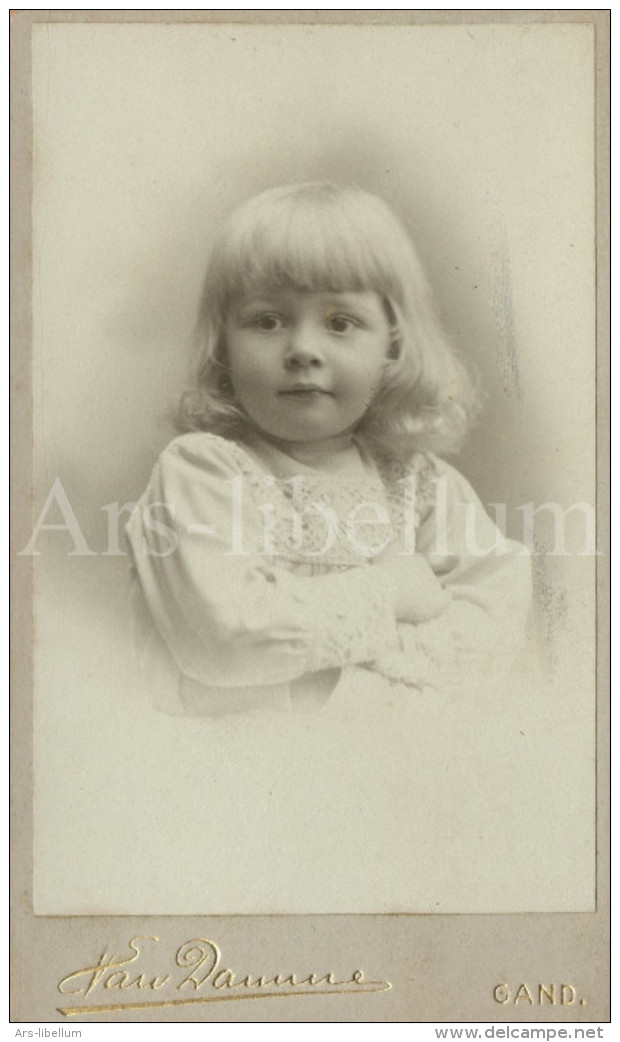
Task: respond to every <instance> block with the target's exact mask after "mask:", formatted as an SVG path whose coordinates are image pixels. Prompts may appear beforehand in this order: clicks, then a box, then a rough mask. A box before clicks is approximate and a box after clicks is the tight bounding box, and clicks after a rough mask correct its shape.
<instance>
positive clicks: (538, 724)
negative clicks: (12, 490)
mask: <svg viewBox="0 0 620 1042" xmlns="http://www.w3.org/2000/svg"><path fill="white" fill-rule="evenodd" d="M198 14H200V12H198ZM225 14H226V12H223V13H222V12H220V16H218V17H219V20H201V19H200V18H197V19H196V20H195V21H191V22H188V21H183V20H181V21H174V20H169V21H158V20H157V19H155V18H153V19H151V20H149V19H147V18H145V19H144V20H138V21H125V20H119V21H114V20H113V19H112V18H111V17H107V16H106V17H105V18H103V17H102V19H101V21H91V20H88V19H79V18H78V19H75V20H73V21H64V20H62V19H60V20H53V21H41V22H39V21H35V22H34V23H33V24H32V26H31V41H32V49H31V58H32V140H33V167H32V171H33V172H32V257H33V261H32V421H33V422H32V429H33V435H32V436H33V445H34V456H33V458H34V488H33V500H32V505H31V513H30V515H29V524H28V526H27V528H24V530H23V538H21V541H20V546H19V550H18V555H19V560H20V565H19V567H22V568H31V569H32V575H33V617H34V638H33V652H32V661H33V733H34V754H33V790H34V796H33V837H34V838H33V852H32V866H33V869H32V870H33V876H32V878H33V898H32V901H33V912H34V916H35V917H45V918H46V919H47V918H48V917H69V918H68V919H67V922H72V923H74V924H75V923H77V919H78V917H102V918H101V920H99V919H97V922H101V923H105V919H104V918H103V917H131V918H132V922H138V919H137V917H157V916H159V917H202V920H204V918H205V917H244V916H245V917H251V916H261V917H287V916H296V917H300V921H301V920H302V919H303V920H304V921H305V919H304V917H332V916H341V917H342V916H349V917H359V916H369V917H373V916H385V915H389V916H392V917H397V918H396V919H395V920H394V922H400V921H401V920H400V918H398V917H405V919H406V917H411V922H413V923H415V922H416V921H417V920H416V917H418V916H424V917H429V918H428V921H429V923H430V924H431V925H430V926H428V929H429V930H432V929H435V927H434V926H433V925H432V924H433V923H435V922H437V923H439V921H440V920H442V919H443V920H445V921H446V922H447V921H448V920H449V919H450V917H457V918H458V917H459V916H460V917H463V916H473V917H480V918H481V921H482V919H483V918H484V916H489V915H494V916H499V917H510V916H512V917H514V919H515V922H516V920H517V919H518V917H524V916H543V917H544V916H551V915H553V914H556V913H563V914H566V913H578V914H580V915H582V916H586V915H594V913H595V911H596V908H597V903H596V894H597V890H596V870H597V863H596V811H597V803H596V691H597V681H596V668H597V658H596V592H597V585H596V575H597V562H598V561H599V560H600V557H601V544H600V540H599V542H597V513H596V477H597V474H596V458H597V440H596V435H597V431H596V400H597V399H596V395H597V374H596V350H597V346H596V238H595V234H596V226H595V201H596V180H595V173H596V168H595V148H596V141H595V118H594V107H595V77H594V64H595V48H596V39H595V27H594V26H593V24H591V23H588V22H587V21H583V20H582V21H581V22H579V21H575V22H569V21H561V20H560V21H550V22H546V21H544V20H533V21H532V20H529V21H528V20H527V19H525V18H524V20H523V21H522V22H521V21H520V20H519V19H515V20H512V21H510V20H504V21H501V20H500V21H492V20H487V21H485V20H472V21H471V24H470V23H469V22H468V21H467V20H465V19H464V17H463V16H464V15H465V14H467V12H460V15H461V16H462V17H461V19H460V20H457V19H455V20H453V21H450V20H449V19H447V20H444V22H443V23H442V24H427V23H424V21H422V22H421V23H420V24H405V23H401V24H390V22H389V20H388V19H383V20H380V22H379V24H372V25H370V24H363V22H361V21H358V22H357V23H355V22H353V21H348V22H347V20H346V19H344V20H343V21H341V22H340V23H338V22H337V21H333V22H331V23H330V24H326V23H323V22H321V21H320V20H318V19H309V21H308V22H307V23H305V22H303V21H301V20H299V19H291V20H289V21H287V20H286V18H285V17H284V15H282V17H280V18H277V19H274V20H272V21H270V22H269V21H265V20H263V19H261V18H257V20H256V21H254V22H252V21H250V20H248V19H246V18H242V19H232V18H231V20H230V21H227V20H226V19H225V18H223V17H222V15H225ZM298 14H299V12H298ZM479 14H481V13H480V12H479ZM50 921H51V920H50ZM110 921H111V922H112V921H113V920H112V919H111V920H110ZM114 921H115V922H116V920H114ZM171 921H173V920H172V919H171ZM214 921H215V920H214ZM227 921H228V920H226V919H224V920H223V922H227ZM269 921H271V920H269ZM321 921H322V920H321ZM328 921H329V920H328V919H325V922H326V923H327V922H328ZM368 921H369V922H370V920H368ZM403 921H405V920H403ZM406 921H409V920H406ZM502 921H503V920H502ZM138 925H139V923H138ZM76 928H77V927H76ZM425 928H427V927H425ZM46 929H47V927H46ZM97 929H98V932H97V936H100V935H101V936H103V935H102V934H101V927H98V928H97ZM132 929H133V927H132V928H130V930H129V932H127V931H126V930H125V933H126V937H125V933H123V932H122V931H121V932H120V933H119V932H118V930H116V932H115V934H114V937H115V938H117V939H116V940H115V942H114V943H115V944H116V945H117V947H116V948H114V949H111V948H110V949H109V951H110V952H111V951H112V950H114V951H115V952H116V953H117V956H118V955H119V953H120V952H121V951H124V952H125V957H128V955H129V953H130V952H132V951H134V952H135V949H133V948H130V949H127V944H128V942H129V941H130V938H132V937H136V936H137V935H138V934H140V935H141V936H142V935H149V936H150V935H151V934H152V935H153V936H155V932H156V931H155V932H154V928H148V920H145V928H144V929H142V928H141V927H140V928H136V929H135V930H134V931H133V933H132ZM437 929H443V927H440V926H437ZM93 936H94V934H93ZM158 936H159V934H158ZM192 936H193V937H200V938H202V939H203V940H202V946H203V947H202V949H201V950H207V948H208V950H209V951H210V952H213V951H214V950H216V949H215V948H213V947H210V948H209V947H208V946H209V945H211V946H213V945H214V944H215V937H214V933H213V927H211V932H210V933H205V932H204V930H203V931H199V927H198V925H196V926H195V927H192V928H190V929H189V932H188V933H187V936H182V937H181V936H180V935H179V937H178V938H177V940H178V944H179V945H182V943H184V942H189V939H190V937H192ZM205 938H211V940H205ZM106 943H107V944H108V946H109V944H110V943H111V942H106ZM149 943H150V942H149ZM175 943H176V942H175ZM93 944H94V947H93V945H91V947H92V948H93V950H92V952H91V951H90V948H89V949H88V951H86V949H84V951H85V954H84V956H83V958H82V955H81V954H80V955H79V956H76V958H75V959H73V961H72V959H68V961H67V964H66V966H64V973H65V975H66V974H69V973H70V971H72V970H76V968H77V967H78V966H84V967H86V966H88V965H89V961H88V960H89V959H96V958H99V956H100V954H101V952H100V951H99V949H101V951H103V949H104V947H106V945H105V944H104V943H103V942H102V943H101V944H99V942H98V941H96V942H93ZM205 945H206V946H207V948H205ZM123 946H124V947H123ZM216 947H217V946H216ZM107 950H108V948H106V951H107ZM181 950H182V949H181V948H179V951H181ZM183 950H184V949H183ZM193 950H194V949H192V948H191V947H190V948H189V949H188V951H193ZM80 951H82V949H80ZM141 951H144V948H141ZM102 958H103V956H102ZM141 958H143V956H142V955H141ZM80 960H82V961H80ZM135 961H136V965H137V956H135ZM289 961H290V960H289ZM319 961H320V960H319ZM237 962H243V959H237ZM353 962H354V963H355V962H356V959H353ZM93 965H94V964H93ZM178 965H181V963H178ZM369 965H370V964H369ZM349 969H350V967H349ZM136 972H137V971H136ZM347 972H348V970H347ZM390 972H392V971H391V970H390V968H389V967H387V968H384V969H383V970H382V974H383V975H382V976H381V975H380V978H377V979H381V980H384V979H385V980H386V981H390V980H392V977H390ZM498 972H499V971H498ZM523 972H525V971H523ZM377 973H379V970H377ZM58 976H59V977H61V976H63V974H61V973H60V972H59V973H58ZM375 976H376V975H375ZM347 979H348V978H347ZM524 979H525V978H524ZM71 980H73V978H71ZM500 980H502V981H503V980H504V978H503V977H502V976H501V975H500V976H498V978H497V981H495V980H494V981H492V982H490V983H489V988H490V991H489V994H491V995H492V992H493V986H496V985H497V983H498V982H499V981H500ZM562 983H563V984H566V985H568V984H570V986H571V987H573V988H574V1001H573V1005H574V1010H573V1012H572V1013H571V1015H572V1016H574V1017H577V1018H581V1019H582V1018H583V1017H585V1016H586V1009H585V998H584V1008H583V1009H581V1007H580V1006H579V996H580V995H582V991H581V990H580V989H581V984H579V983H575V981H574V980H572V979H571V981H568V980H567V981H563V980H562V981H560V982H559V984H562ZM559 984H558V991H557V995H558V996H559V995H560V994H568V993H561V992H560V991H559ZM518 986H519V985H518V982H517V984H516V988H517V989H518ZM103 987H104V985H103V983H100V988H99V990H100V991H101V993H102V995H103ZM111 987H113V985H111ZM484 987H485V988H486V987H487V985H486V984H485V985H484ZM510 987H513V985H510ZM76 988H77V986H76ZM506 988H507V989H509V985H508V984H507V983H506ZM61 990H62V991H65V990H66V991H68V992H73V990H74V988H73V984H71V987H69V986H67V987H66V988H63V989H61ZM513 990H514V988H513ZM515 993H516V992H515ZM504 994H506V995H512V992H511V991H510V990H507V991H506V992H505V993H504V992H500V998H501V995H504ZM532 994H533V992H532ZM554 994H555V993H554ZM583 994H584V995H585V992H583ZM75 995H79V997H80V998H83V996H82V995H81V993H80V992H79V989H78V990H76V991H75ZM57 997H58V996H57ZM65 997H66V996H65ZM74 997H75V996H74ZM130 997H131V996H130ZM109 998H110V995H109V994H107V993H106V994H105V995H103V998H102V1002H105V1001H107V999H109ZM84 1001H85V999H84ZM94 1001H95V998H94V997H93V1002H94ZM373 1001H375V1000H373ZM376 1001H379V1000H378V999H377V1000H376ZM382 1001H387V1000H382ZM433 1001H435V1000H433ZM490 1001H492V1003H493V1005H492V1011H493V1014H494V1015H495V1016H500V1015H501V1016H502V1017H508V1018H510V1017H511V1016H516V1015H517V1013H518V1014H519V1015H521V1016H524V1015H525V1013H524V1012H523V1006H522V1005H519V1007H518V1010H517V1013H516V1012H515V1003H514V1002H513V1001H512V999H506V1000H505V1002H504V999H501V1001H500V999H497V998H495V999H492V1000H490ZM558 1001H559V999H558ZM248 1005H249V1006H252V1005H253V1004H252V1003H249V1004H248ZM264 1005H266V1004H264V1003H258V1006H260V1007H263V1006H264ZM293 1005H296V1004H293ZM97 1008H98V1007H97ZM571 1009H572V1006H571ZM438 1010H439V1005H437V1003H436V1005H435V1007H434V1012H437V1011H438ZM498 1011H499V1012H498ZM529 1013H530V1014H531V1009H530V1010H529ZM63 1015H66V1013H65V1014H63ZM231 1015H232V1014H231ZM244 1015H245V1014H244ZM261 1015H262V1016H266V1015H267V1014H266V1012H265V1011H263V1013H262V1014H261ZM277 1015H278V1016H284V1015H285V1014H284V1013H278V1014H277ZM295 1015H296V1016H299V1015H301V1012H300V1011H298V1012H297V1013H296V1014H295ZM362 1015H363V1012H362V1011H361V1010H360V1012H359V1018H361V1017H362ZM455 1015H456V1016H459V1015H460V1014H458V1011H456V1010H455ZM479 1015H480V1016H482V1015H483V1014H482V1013H480V1014H479ZM50 1016H51V1013H50ZM196 1016H198V1014H196ZM388 1019H389V1017H388Z"/></svg>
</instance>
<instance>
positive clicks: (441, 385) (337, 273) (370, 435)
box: [178, 183, 474, 458]
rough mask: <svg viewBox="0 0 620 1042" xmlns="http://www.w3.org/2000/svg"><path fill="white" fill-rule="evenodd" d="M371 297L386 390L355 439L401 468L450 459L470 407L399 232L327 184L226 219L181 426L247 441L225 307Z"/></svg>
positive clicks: (387, 214)
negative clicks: (270, 296) (264, 293)
mask: <svg viewBox="0 0 620 1042" xmlns="http://www.w3.org/2000/svg"><path fill="white" fill-rule="evenodd" d="M266 287H269V288H271V289H276V288H277V289H281V288H295V289H297V290H300V291H308V292H335V293H341V292H364V291H374V292H375V293H378V294H379V295H380V296H381V297H382V298H383V301H384V304H385V307H386V310H387V314H388V315H389V318H390V321H391V323H392V326H393V330H392V345H391V350H390V356H389V360H388V362H387V364H386V367H385V371H384V376H383V380H382V384H381V386H380V388H379V390H378V392H377V394H376V395H375V397H374V399H373V400H372V402H371V403H370V405H369V407H368V409H367V411H366V412H365V414H364V416H363V417H362V418H361V419H360V421H359V423H358V426H357V428H356V435H358V436H359V437H360V438H361V439H362V440H363V442H364V444H365V445H367V446H368V448H369V449H370V450H371V451H375V452H379V453H382V454H386V453H387V454H388V455H390V456H395V457H401V458H405V457H407V456H409V455H411V453H412V452H414V451H417V450H432V451H438V452H448V453H449V452H454V451H456V449H457V448H458V447H459V445H460V442H461V439H462V436H463V434H464V432H465V428H466V426H467V421H468V418H469V416H470V414H471V412H472V408H473V405H474V396H473V392H472V388H471V385H470V382H469V379H468V377H467V375H466V373H465V370H464V368H463V366H462V365H461V363H460V361H459V360H458V359H457V357H456V355H455V352H454V350H453V348H452V345H451V344H450V342H449V340H448V338H447V336H446V335H445V333H444V332H443V331H442V329H441V326H440V323H439V320H438V317H437V314H436V310H435V306H434V303H433V299H432V294H431V290H430V287H429V285H428V282H427V279H426V276H425V274H424V271H423V269H422V265H421V263H420V260H419V258H418V255H417V253H416V250H415V248H414V246H413V243H412V242H411V239H410V238H409V236H408V235H407V232H406V231H405V228H404V227H403V225H402V224H401V222H400V221H399V220H398V218H397V217H396V216H395V215H394V214H393V212H392V211H391V210H390V209H389V207H388V206H387V205H386V204H385V203H384V202H383V200H381V199H379V198H378V197H377V196H374V195H371V194H370V193H368V192H365V191H362V190H361V189H359V188H357V187H340V186H337V185H333V184H327V183H311V184H299V185H290V186H287V187H283V188H275V189H271V190H269V191H266V192H262V193H261V194H260V195H257V196H255V197H253V198H252V199H249V200H248V201H247V202H245V203H243V204H242V205H241V206H240V207H239V208H238V209H237V210H235V211H234V212H233V214H232V215H231V217H230V218H229V220H228V222H227V223H226V224H225V225H224V227H223V228H222V230H221V232H220V234H219V235H218V236H217V238H216V241H215V243H214V246H213V251H212V254H211V259H210V262H209V268H208V271H207V276H206V280H205V284H204V290H203V294H202V300H201V305H200V312H199V317H198V324H197V330H196V333H197V338H198V350H199V359H198V365H197V371H196V374H195V381H194V386H193V388H192V389H191V390H189V391H187V392H186V393H185V394H184V395H183V397H182V399H181V405H180V410H179V415H178V426H179V428H180V429H181V430H183V431H190V430H208V431H212V432H214V433H216V434H220V435H222V436H224V437H229V438H239V439H243V435H244V433H245V432H247V430H248V428H249V426H250V421H249V419H248V418H247V416H246V415H245V413H244V412H243V410H242V408H241V407H240V405H239V404H238V403H237V402H236V400H235V391H234V387H233V385H232V382H231V378H230V373H229V368H228V362H227V354H226V342H225V337H224V327H225V321H226V317H227V314H228V312H229V308H230V305H231V301H232V300H233V298H235V297H238V296H239V295H244V294H246V293H251V292H255V291H256V290H257V289H259V288H260V289H264V288H266Z"/></svg>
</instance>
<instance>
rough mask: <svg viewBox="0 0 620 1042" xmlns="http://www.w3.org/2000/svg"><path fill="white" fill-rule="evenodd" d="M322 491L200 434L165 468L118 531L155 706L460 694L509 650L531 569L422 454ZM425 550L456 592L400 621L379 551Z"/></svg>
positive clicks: (303, 704)
mask: <svg viewBox="0 0 620 1042" xmlns="http://www.w3.org/2000/svg"><path fill="white" fill-rule="evenodd" d="M360 454H361V458H362V460H363V473H364V476H363V478H361V479H360V477H359V476H355V477H354V478H351V479H349V478H348V477H347V476H346V475H344V476H329V475H325V474H323V473H321V472H318V471H316V470H313V469H311V468H310V467H306V466H304V465H303V464H300V463H298V462H297V461H295V460H292V459H291V458H290V457H288V456H286V455H285V454H283V453H281V452H279V451H278V450H277V449H276V448H275V447H274V446H273V445H271V444H269V443H267V442H264V441H262V440H261V439H259V438H257V437H256V438H253V439H252V441H251V442H249V443H248V444H247V445H241V444H240V443H236V442H233V441H229V440H227V439H224V438H221V437H218V436H216V435H212V434H208V433H202V432H197V433H193V434H187V435H183V436H182V437H180V438H177V439H175V441H173V442H172V443H171V444H170V445H169V446H168V448H167V449H166V450H165V451H164V452H163V453H162V455H161V457H160V459H159V460H158V462H157V465H156V466H155V469H154V471H153V474H152V476H151V480H150V482H149V485H148V487H147V489H146V491H145V493H144V495H143V496H142V498H141V500H140V502H139V503H138V505H137V507H136V509H135V511H134V512H133V514H132V516H131V518H130V520H129V522H128V525H127V529H126V534H127V539H128V546H129V551H130V557H131V561H132V567H133V578H134V593H135V613H134V614H135V618H136V623H137V628H136V638H137V643H138V646H139V652H140V659H141V665H142V668H143V670H144V674H145V676H146V677H147V683H148V686H149V690H150V691H151V692H152V694H153V696H154V698H155V700H156V703H157V705H158V706H159V707H160V708H162V709H165V710H166V711H168V712H179V713H188V714H192V715H193V714H206V715H217V714H221V713H228V712H239V711H243V712H245V711H249V710H290V709H298V708H309V707H319V706H326V705H330V704H332V705H333V704H338V702H339V700H340V701H342V700H344V701H345V702H346V700H347V699H351V698H352V699H354V700H355V698H356V697H358V696H359V697H361V693H362V692H363V693H364V697H365V698H370V699H371V700H372V699H374V698H375V697H376V698H377V699H381V698H385V697H388V698H390V697H394V696H395V694H397V695H398V697H407V696H408V694H412V693H414V692H419V691H421V690H424V689H426V688H434V689H435V690H437V689H441V688H443V687H445V686H446V685H448V686H454V685H455V684H456V685H458V683H459V682H460V679H461V678H462V676H463V675H464V674H468V673H469V671H470V670H471V669H472V668H476V669H481V670H482V671H483V672H484V671H487V672H488V670H489V669H490V668H494V667H495V665H496V664H497V662H498V661H499V660H501V661H504V660H505V659H506V658H507V657H509V656H510V655H511V654H512V653H513V652H514V650H515V648H519V647H520V646H521V642H522V639H523V635H524V632H525V626H526V620H527V616H528V611H529V606H530V598H531V578H530V561H529V557H528V555H527V553H526V551H525V550H524V548H523V547H522V546H520V545H519V544H516V543H513V542H510V541H507V540H505V539H504V538H503V537H502V536H501V534H500V533H499V531H498V530H497V528H496V526H495V525H494V524H493V522H492V521H491V520H490V518H489V517H488V515H487V514H486V513H485V511H484V509H483V507H482V505H481V503H480V501H479V499H478V498H477V496H476V494H475V493H474V491H473V490H472V488H471V486H470V485H469V484H468V483H467V482H466V481H465V479H464V478H463V477H462V476H461V475H460V474H458V472H457V471H456V470H454V468H452V467H450V466H449V465H448V464H446V463H445V462H443V461H441V460H439V459H437V458H436V457H433V456H431V455H428V454H422V453H419V454H416V455H414V456H413V457H412V458H411V459H410V460H409V461H408V462H407V463H402V462H400V461H395V460H389V459H376V458H375V459H370V458H369V457H368V456H365V455H364V454H363V451H362V450H360ZM386 545H389V546H390V547H391V549H392V552H394V553H397V554H403V555H406V554H410V553H413V552H414V551H415V552H419V553H422V554H424V556H425V557H426V558H427V559H428V561H429V563H430V564H431V566H432V568H433V569H434V571H435V573H436V574H437V575H438V576H439V578H440V581H441V582H442V584H443V585H444V586H445V587H446V588H447V589H449V590H450V592H451V594H452V600H451V603H450V606H449V607H448V608H447V609H446V611H445V612H444V613H443V615H441V616H440V617H439V618H437V619H435V620H434V621H432V622H426V623H419V624H416V625H413V624H401V623H397V622H396V619H395V612H394V605H393V595H392V590H391V588H390V582H389V579H388V578H387V576H386V574H385V573H384V571H383V569H381V568H380V567H377V566H376V564H373V562H374V561H375V558H376V556H377V554H378V552H379V551H380V550H383V549H384V548H385V547H386Z"/></svg>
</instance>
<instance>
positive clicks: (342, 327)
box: [327, 315, 360, 333]
mask: <svg viewBox="0 0 620 1042" xmlns="http://www.w3.org/2000/svg"><path fill="white" fill-rule="evenodd" d="M359 326H360V323H359V322H358V321H357V320H356V319H354V318H351V316H350V315H330V316H329V318H328V319H327V328H328V329H330V330H331V331H332V333H349V332H350V331H351V330H352V329H357V328H359Z"/></svg>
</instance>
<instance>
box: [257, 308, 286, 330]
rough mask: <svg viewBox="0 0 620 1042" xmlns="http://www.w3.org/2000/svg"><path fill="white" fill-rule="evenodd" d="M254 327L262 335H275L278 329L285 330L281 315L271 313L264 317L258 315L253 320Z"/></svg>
mask: <svg viewBox="0 0 620 1042" xmlns="http://www.w3.org/2000/svg"><path fill="white" fill-rule="evenodd" d="M252 325H253V326H254V327H255V328H256V329H258V330H259V332H261V333H274V332H276V331H277V330H278V329H282V328H283V326H284V321H283V319H282V318H281V316H280V315H274V314H272V313H271V312H269V313H267V314H264V315H257V316H256V318H254V319H253V320H252Z"/></svg>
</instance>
